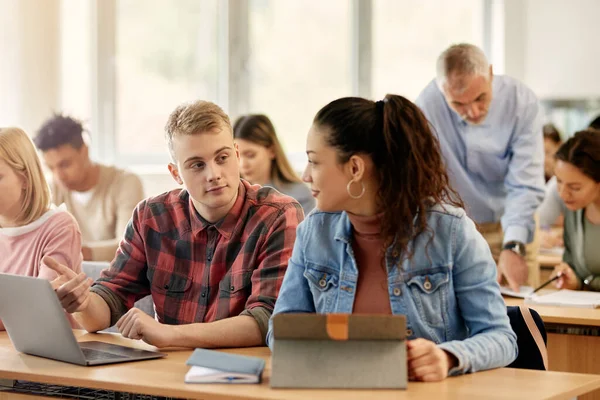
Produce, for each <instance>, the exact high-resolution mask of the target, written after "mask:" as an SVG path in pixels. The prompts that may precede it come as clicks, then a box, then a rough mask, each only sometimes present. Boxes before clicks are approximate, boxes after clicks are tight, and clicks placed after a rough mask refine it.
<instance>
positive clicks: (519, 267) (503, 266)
mask: <svg viewBox="0 0 600 400" xmlns="http://www.w3.org/2000/svg"><path fill="white" fill-rule="evenodd" d="M528 276H529V269H528V268H527V263H526V262H525V258H523V257H521V256H520V255H518V254H516V253H515V252H514V251H512V250H502V252H501V253H500V258H499V259H498V283H501V282H502V277H504V278H506V282H507V283H508V286H510V289H511V290H512V291H514V292H519V290H520V287H521V285H525V284H526V283H527V277H528Z"/></svg>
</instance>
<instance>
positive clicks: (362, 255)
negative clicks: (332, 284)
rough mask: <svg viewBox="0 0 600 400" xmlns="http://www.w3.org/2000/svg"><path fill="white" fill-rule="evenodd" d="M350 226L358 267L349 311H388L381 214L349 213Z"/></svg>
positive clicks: (363, 312) (383, 312)
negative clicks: (366, 215)
mask: <svg viewBox="0 0 600 400" xmlns="http://www.w3.org/2000/svg"><path fill="white" fill-rule="evenodd" d="M348 217H349V218H350V222H351V223H352V228H353V230H352V231H353V240H352V250H354V258H355V259H356V263H357V267H358V282H357V286H356V294H355V295H354V307H353V308H352V312H353V313H356V314H391V313H392V306H391V304H390V296H389V294H388V273H387V269H386V266H385V264H384V257H383V255H384V254H383V238H382V237H381V218H382V215H374V216H372V217H363V216H360V215H355V214H350V213H348Z"/></svg>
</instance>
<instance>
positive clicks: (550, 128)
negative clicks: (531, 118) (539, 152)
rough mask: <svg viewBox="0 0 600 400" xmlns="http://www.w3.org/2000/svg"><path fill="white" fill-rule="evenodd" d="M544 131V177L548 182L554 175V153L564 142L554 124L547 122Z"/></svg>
mask: <svg viewBox="0 0 600 400" xmlns="http://www.w3.org/2000/svg"><path fill="white" fill-rule="evenodd" d="M543 133H544V178H545V179H546V182H548V181H549V180H550V179H551V178H552V177H553V176H554V164H555V160H554V154H556V150H558V148H559V147H560V145H561V144H562V140H561V138H560V133H559V132H558V129H556V127H555V126H554V124H546V125H544V127H543Z"/></svg>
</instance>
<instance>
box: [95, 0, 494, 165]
mask: <svg viewBox="0 0 600 400" xmlns="http://www.w3.org/2000/svg"><path fill="white" fill-rule="evenodd" d="M117 1H118V0H91V2H92V24H91V29H92V38H93V45H92V46H91V47H92V55H91V57H92V79H93V85H92V96H93V102H92V108H93V110H92V118H91V128H92V132H93V133H94V135H93V136H92V137H93V138H94V140H93V142H92V145H91V147H92V153H93V154H94V155H95V156H96V157H97V158H98V159H100V160H102V161H103V162H106V163H112V164H116V165H120V166H126V167H134V168H135V169H136V170H137V169H140V170H141V169H143V168H148V170H156V167H160V169H161V170H162V169H164V165H165V164H166V163H167V162H169V158H168V154H167V151H166V149H165V150H164V151H163V152H162V153H159V152H157V153H156V154H135V155H133V154H131V155H130V154H118V152H117V146H116V143H117V137H116V135H117V132H116V97H115V96H116V90H115V89H116V88H115V77H116V71H115V67H116V66H115V63H114V60H115V56H116V34H117V32H116V9H117V6H116V4H117V3H116V2H117ZM292 1H293V0H292ZM297 1H300V0H297ZM349 1H351V2H352V7H351V15H350V18H351V19H352V25H351V28H352V29H351V36H352V37H351V40H352V51H351V54H350V60H349V62H350V66H351V77H350V79H351V80H352V82H350V84H351V87H352V93H353V95H355V96H361V97H367V98H370V97H371V91H372V87H371V86H372V84H371V83H372V79H371V78H372V69H371V63H372V6H373V3H372V0H349ZM481 1H482V2H483V15H482V20H483V27H484V29H483V47H484V49H483V50H484V51H485V52H486V54H489V55H490V57H491V58H492V60H491V61H492V62H493V61H494V60H493V55H494V54H495V52H494V50H495V49H494V47H495V46H497V44H498V43H499V41H498V40H497V38H496V37H494V36H493V33H494V32H493V24H492V20H493V17H494V15H493V13H494V12H497V10H499V9H500V8H502V7H499V6H498V3H499V2H500V3H503V2H504V0H481ZM502 5H503V4H502ZM248 19H249V16H248V2H247V1H245V0H219V8H218V20H219V21H218V28H217V29H218V65H219V67H218V76H217V80H218V82H217V88H218V94H217V97H218V98H217V102H218V104H219V105H220V106H221V107H223V109H224V110H225V111H226V112H227V113H228V114H229V115H231V116H237V115H241V114H244V113H247V112H249V110H250V104H249V102H250V82H249V74H248V71H247V69H246V67H245V66H246V65H247V62H248V58H249V54H250V49H249V47H250V43H249V42H248V40H249V39H248V36H249V34H248V33H249V29H248V24H249V21H248ZM98 21H102V23H101V24H100V23H98ZM424 29H425V27H424ZM496 51H497V49H496ZM502 61H503V60H502ZM95 133H99V134H95ZM289 156H290V159H291V160H292V162H293V163H294V164H296V165H295V167H300V166H299V165H297V163H296V162H294V161H295V160H300V159H302V156H301V155H300V154H293V153H292V154H289ZM136 167H137V168H136Z"/></svg>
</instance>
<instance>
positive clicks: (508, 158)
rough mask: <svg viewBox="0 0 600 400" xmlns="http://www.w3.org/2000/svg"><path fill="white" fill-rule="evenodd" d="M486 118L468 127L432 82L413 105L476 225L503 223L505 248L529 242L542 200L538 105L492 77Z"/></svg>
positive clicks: (511, 83) (521, 89)
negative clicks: (423, 118)
mask: <svg viewBox="0 0 600 400" xmlns="http://www.w3.org/2000/svg"><path fill="white" fill-rule="evenodd" d="M492 87H493V89H492V90H493V97H492V102H491V104H490V107H489V111H488V115H487V117H486V119H485V120H484V122H483V123H482V124H480V125H469V124H467V123H466V122H465V121H464V120H463V119H462V118H461V117H460V116H459V115H458V113H456V112H455V111H453V110H452V109H451V108H450V107H449V106H448V104H447V103H446V100H445V98H444V96H443V94H442V92H441V91H440V89H439V88H438V86H437V83H436V82H435V80H433V81H432V82H431V83H430V84H429V85H427V87H425V89H424V90H423V92H421V94H420V95H419V97H418V99H417V101H416V103H417V105H419V107H421V109H422V110H423V112H424V113H425V116H426V117H427V119H428V120H429V122H430V123H431V124H432V126H433V128H434V130H435V133H436V134H437V137H438V139H439V141H440V146H441V150H442V154H443V157H444V160H445V162H446V166H447V169H448V174H449V178H450V183H451V184H452V187H453V188H454V189H455V190H456V191H457V192H458V194H459V195H460V196H461V198H462V199H463V201H464V203H465V207H466V209H467V213H468V215H469V216H470V217H471V218H473V219H474V220H475V221H476V222H477V223H489V222H498V221H500V222H501V223H502V229H503V231H504V243H506V242H509V241H512V240H517V241H519V242H522V243H530V242H531V241H532V240H533V234H534V232H535V221H534V213H535V212H536V210H537V208H538V206H539V205H540V203H541V202H542V199H543V198H544V146H543V135H542V121H541V113H540V106H539V103H538V100H537V98H536V96H535V94H534V93H533V92H532V91H531V90H530V89H529V88H527V87H526V86H525V85H523V84H522V83H520V82H519V81H517V80H515V79H512V78H510V77H507V76H502V75H495V76H494V80H493V83H492Z"/></svg>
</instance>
